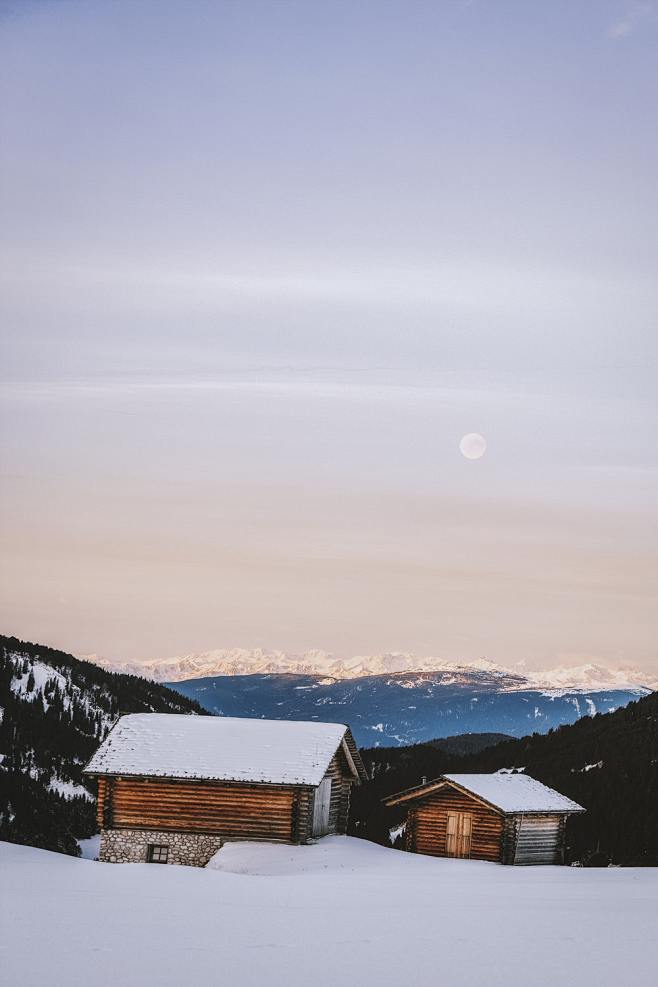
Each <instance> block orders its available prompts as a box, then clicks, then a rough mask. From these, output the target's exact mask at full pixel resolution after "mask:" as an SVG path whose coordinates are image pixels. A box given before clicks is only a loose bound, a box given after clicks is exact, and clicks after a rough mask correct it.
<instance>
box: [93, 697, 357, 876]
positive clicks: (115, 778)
mask: <svg viewBox="0 0 658 987" xmlns="http://www.w3.org/2000/svg"><path fill="white" fill-rule="evenodd" d="M85 773H86V774H87V775H90V776H92V777H95V778H96V779H97V780H98V824H99V827H100V830H101V849H100V859H101V860H104V861H110V862H113V863H123V862H140V861H142V862H145V861H146V862H150V863H183V864H191V865H196V866H200V867H203V866H205V864H206V863H207V862H208V860H209V859H210V858H211V857H212V855H213V854H214V853H215V852H216V850H218V849H219V848H220V847H221V846H222V845H223V843H224V842H225V841H226V840H266V841H275V842H280V843H309V842H311V841H312V840H314V839H316V838H318V837H321V836H325V835H326V834H329V833H344V832H345V831H346V828H347V818H348V813H349V803H350V789H351V787H352V785H354V784H358V783H359V782H360V781H362V780H365V778H366V774H365V769H364V767H363V763H362V761H361V757H360V755H359V752H358V750H357V747H356V745H355V743H354V740H353V738H352V734H351V732H350V730H349V727H346V726H343V725H342V724H337V723H317V722H301V721H290V720H262V719H258V720H256V719H237V718H233V717H220V716H187V715H180V714H169V713H136V714H130V715H127V716H122V717H121V718H120V719H119V721H118V722H117V723H116V724H115V726H114V727H113V729H112V730H111V731H110V733H109V734H108V736H107V737H106V739H105V741H104V742H103V743H102V744H101V746H100V747H99V749H98V750H97V751H96V753H95V754H94V756H93V757H92V759H91V760H90V762H89V764H88V765H87V767H86V768H85Z"/></svg>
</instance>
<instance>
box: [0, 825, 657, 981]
mask: <svg viewBox="0 0 658 987" xmlns="http://www.w3.org/2000/svg"><path fill="white" fill-rule="evenodd" d="M0 873H1V875H2V880H1V881H0V950H1V952H0V981H1V982H2V984H3V985H4V984H7V985H8V987H9V985H11V987H18V985H20V987H32V985H34V987H36V985H42V984H43V983H50V984H56V985H59V984H66V985H67V987H78V985H80V987H82V985H85V987H87V985H88V984H89V982H90V981H91V980H93V982H94V984H95V985H99V987H105V985H107V987H109V985H110V984H111V985H116V984H117V983H121V984H122V985H125V987H133V985H134V987H137V985H141V987H151V985H153V987H156V985H158V987H181V985H196V984H201V983H208V984H223V985H228V987H256V985H262V984H265V983H267V984H270V985H272V987H279V985H280V987H307V985H308V984H309V983H313V984H314V987H324V985H330V984H331V985H332V987H335V984H336V983H338V982H341V983H344V984H348V985H349V984H353V985H355V987H368V985H377V987H379V985H391V987H392V985H396V987H398V985H400V984H408V985H414V987H426V985H427V987H429V985H432V987H436V985H437V984H438V985H445V987H503V985H505V987H525V985H527V984H532V985H533V987H549V985H550V987H556V985H570V984H574V985H576V984H577V985H578V987H590V985H591V987H606V985H613V984H614V985H618V984H619V983H625V982H628V981H629V980H632V982H633V983H634V984H636V985H652V984H654V983H655V973H656V959H655V957H656V947H657V946H658V870H651V869H646V870H639V869H638V870H633V869H628V870H625V869H603V870H594V869H591V870H587V869H582V868H558V867H537V868H511V867H501V866H498V865H495V864H486V863H481V862H475V861H456V860H455V861H447V860H435V859H432V858H428V857H421V856H415V855H411V854H403V853H399V852H397V851H394V850H387V849H384V848H383V847H379V846H376V845H374V844H370V843H366V842H364V841H360V840H355V839H351V838H349V837H329V838H326V839H324V840H322V841H321V842H320V843H318V844H316V845H314V846H310V847H289V846H270V845H266V844H248V843H244V844H234V845H229V846H226V847H225V848H224V849H222V850H221V851H220V852H219V853H218V854H217V855H216V856H215V858H213V861H211V864H210V865H209V867H208V868H206V869H205V870H197V869H193V868H184V867H159V866H153V865H148V864H133V865H128V864H126V865H120V866H117V865H111V864H99V863H96V862H92V861H90V860H78V859H75V858H71V857H65V856H62V855H58V854H53V853H49V852H48V851H44V850H35V849H32V848H28V847H19V846H12V845H10V844H6V843H3V844H0Z"/></svg>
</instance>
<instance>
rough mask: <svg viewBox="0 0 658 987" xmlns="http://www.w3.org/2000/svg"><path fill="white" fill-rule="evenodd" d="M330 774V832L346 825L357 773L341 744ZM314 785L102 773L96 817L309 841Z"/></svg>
mask: <svg viewBox="0 0 658 987" xmlns="http://www.w3.org/2000/svg"><path fill="white" fill-rule="evenodd" d="M325 777H329V778H331V802H330V807H329V830H328V831H329V832H330V833H344V832H345V831H346V829H347V818H348V813H349V799H350V789H351V784H352V775H351V773H350V772H349V769H348V766H347V763H346V762H345V757H344V755H343V754H342V752H341V751H340V750H339V751H337V752H336V755H335V756H334V758H333V759H332V761H331V764H330V765H329V768H328V770H327V773H326V775H325ZM314 791H315V790H314V789H313V788H312V787H310V786H309V787H301V786H285V785H257V784H253V785H247V784H237V783H235V784H230V783H223V782H205V781H179V780H173V779H167V778H148V779H147V778H115V777H112V776H100V777H99V778H98V804H97V818H98V825H99V828H100V829H102V830H112V829H125V830H140V829H144V830H147V829H148V830H158V831H168V832H186V833H209V834H215V835H218V836H221V837H222V838H224V839H244V840H272V841H277V842H292V843H306V842H308V841H309V840H310V839H312V838H313V798H314Z"/></svg>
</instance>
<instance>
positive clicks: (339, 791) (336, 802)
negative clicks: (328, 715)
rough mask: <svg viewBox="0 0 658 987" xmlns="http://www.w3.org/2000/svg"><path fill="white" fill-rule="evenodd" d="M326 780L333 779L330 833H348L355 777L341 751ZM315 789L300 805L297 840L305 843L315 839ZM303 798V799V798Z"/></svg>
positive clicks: (330, 766)
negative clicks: (351, 795) (351, 792)
mask: <svg viewBox="0 0 658 987" xmlns="http://www.w3.org/2000/svg"><path fill="white" fill-rule="evenodd" d="M324 777H325V778H331V801H330V803H329V829H328V832H329V833H345V832H347V820H348V815H349V808H350V791H351V787H352V783H353V775H352V773H351V771H350V769H349V766H348V764H347V761H346V759H345V755H344V754H343V752H342V751H341V750H340V749H339V750H337V751H336V753H335V755H334V756H333V758H332V759H331V764H330V765H329V767H328V768H327V771H326V773H325V776H324ZM314 796H315V789H312V788H311V789H308V794H307V800H308V801H306V800H305V799H303V801H302V802H301V803H300V812H299V825H298V829H297V830H296V832H297V840H298V841H299V842H300V843H305V842H307V841H308V840H311V839H313V800H314ZM302 798H303V797H302Z"/></svg>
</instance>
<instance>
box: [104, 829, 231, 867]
mask: <svg viewBox="0 0 658 987" xmlns="http://www.w3.org/2000/svg"><path fill="white" fill-rule="evenodd" d="M222 843H223V841H222V838H221V837H220V836H207V835H205V834H203V833H171V832H164V831H161V830H155V829H104V830H102V832H101V848H100V853H99V857H98V859H99V860H102V861H104V862H105V863H109V864H143V863H146V862H147V861H148V856H149V854H148V848H149V846H150V845H156V846H161V847H168V850H169V853H168V857H167V863H168V864H185V865H187V866H188V867H205V866H206V864H207V863H208V861H209V860H210V858H211V857H212V855H213V854H214V853H216V852H217V850H219V849H220V847H221V846H222Z"/></svg>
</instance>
